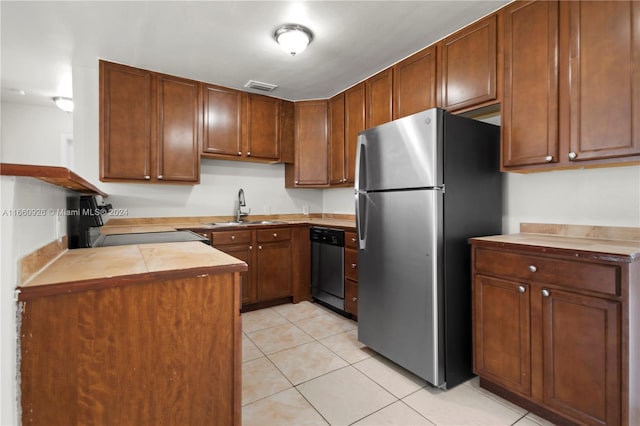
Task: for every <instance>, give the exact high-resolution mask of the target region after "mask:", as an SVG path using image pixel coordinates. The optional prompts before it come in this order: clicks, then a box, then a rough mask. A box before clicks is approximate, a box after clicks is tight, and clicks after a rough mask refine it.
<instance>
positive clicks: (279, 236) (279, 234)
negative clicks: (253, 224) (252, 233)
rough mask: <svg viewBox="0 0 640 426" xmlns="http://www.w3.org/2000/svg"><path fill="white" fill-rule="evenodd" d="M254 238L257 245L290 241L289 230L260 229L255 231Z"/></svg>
mask: <svg viewBox="0 0 640 426" xmlns="http://www.w3.org/2000/svg"><path fill="white" fill-rule="evenodd" d="M256 238H257V240H258V242H259V243H268V242H269V241H285V240H290V239H291V229H290V228H275V229H261V230H259V231H256Z"/></svg>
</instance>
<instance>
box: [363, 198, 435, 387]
mask: <svg viewBox="0 0 640 426" xmlns="http://www.w3.org/2000/svg"><path fill="white" fill-rule="evenodd" d="M359 196H360V197H361V200H362V201H361V202H362V203H363V204H365V205H366V207H365V208H363V209H362V211H364V212H366V213H362V214H364V215H365V216H364V217H361V218H360V220H359V222H358V225H359V226H362V227H365V228H366V229H359V232H361V234H363V235H366V239H367V243H366V245H365V246H364V248H362V246H361V249H360V250H359V251H358V339H359V340H360V341H361V342H363V343H365V344H366V345H367V346H369V347H371V348H372V349H374V350H375V351H377V352H379V353H380V354H382V355H384V356H385V357H387V358H389V359H391V360H392V361H394V362H395V363H397V364H399V365H401V366H403V367H404V368H406V369H408V370H409V371H412V372H413V373H415V374H417V375H418V376H420V377H422V378H424V379H425V380H427V381H428V382H430V383H431V384H433V385H436V386H442V385H443V384H444V379H445V377H444V358H443V348H444V346H443V343H444V341H443V339H444V336H443V332H442V326H441V324H442V321H441V317H442V316H443V312H442V297H441V296H440V295H441V294H442V291H441V290H442V289H441V288H439V287H440V286H441V285H442V284H441V283H442V277H441V276H440V275H441V273H442V272H441V271H442V268H441V267H440V265H441V264H442V260H441V253H442V235H441V229H442V201H443V194H442V191H439V190H416V191H390V192H374V193H366V194H364V193H363V194H360V195H359Z"/></svg>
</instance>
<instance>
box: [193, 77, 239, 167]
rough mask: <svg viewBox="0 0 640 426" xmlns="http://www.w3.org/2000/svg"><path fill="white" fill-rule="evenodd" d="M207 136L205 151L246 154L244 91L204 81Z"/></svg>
mask: <svg viewBox="0 0 640 426" xmlns="http://www.w3.org/2000/svg"><path fill="white" fill-rule="evenodd" d="M202 90H203V98H204V138H203V141H202V153H203V154H212V155H221V156H225V157H227V156H230V157H238V156H241V155H242V150H243V147H242V122H243V101H242V99H243V95H242V92H240V91H237V90H233V89H227V88H226V87H220V86H213V85H210V84H203V86H202Z"/></svg>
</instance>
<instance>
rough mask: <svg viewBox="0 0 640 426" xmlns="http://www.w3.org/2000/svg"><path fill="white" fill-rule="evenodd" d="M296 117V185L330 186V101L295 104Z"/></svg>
mask: <svg viewBox="0 0 640 426" xmlns="http://www.w3.org/2000/svg"><path fill="white" fill-rule="evenodd" d="M295 116H296V118H295V121H296V163H295V168H296V173H295V174H296V177H295V185H296V186H304V185H316V186H317V185H327V184H328V183H329V171H328V154H329V149H328V145H327V101H302V102H296V104H295Z"/></svg>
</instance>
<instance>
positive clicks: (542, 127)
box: [500, 1, 558, 169]
mask: <svg viewBox="0 0 640 426" xmlns="http://www.w3.org/2000/svg"><path fill="white" fill-rule="evenodd" d="M500 13H501V16H502V22H503V26H504V32H503V40H504V99H503V103H502V164H503V167H504V168H505V169H508V168H509V167H519V166H525V165H532V164H547V163H555V162H557V161H558V3H557V2H555V1H518V2H513V3H511V4H510V5H509V6H507V7H506V8H504V9H502V10H501V12H500Z"/></svg>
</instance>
